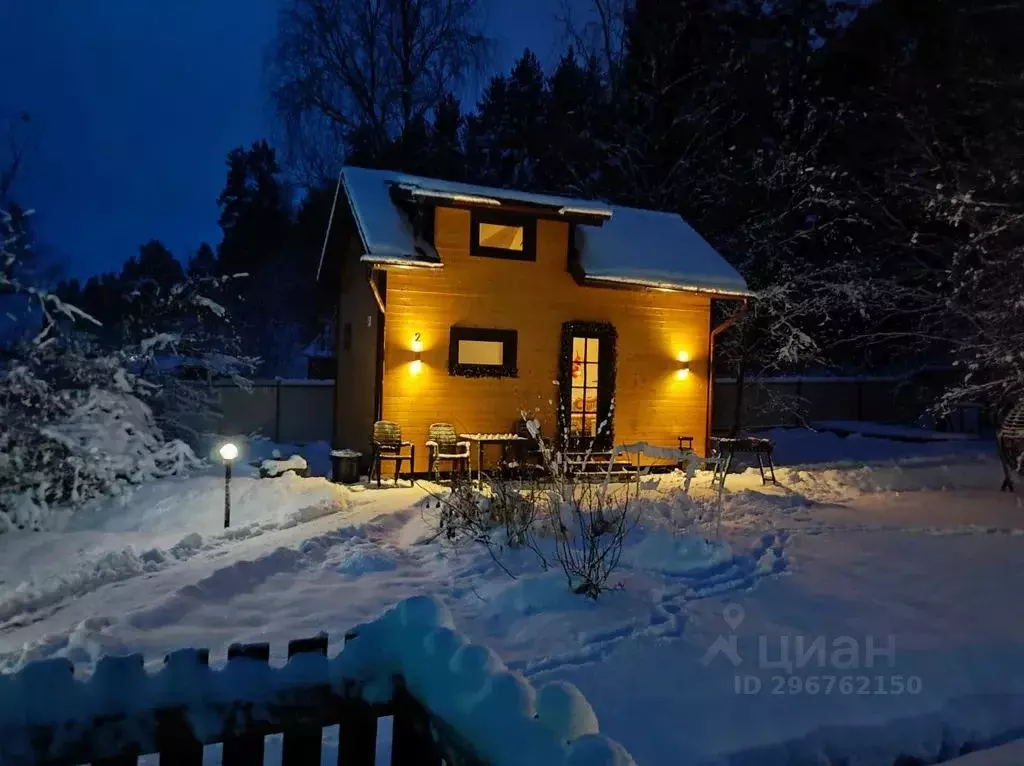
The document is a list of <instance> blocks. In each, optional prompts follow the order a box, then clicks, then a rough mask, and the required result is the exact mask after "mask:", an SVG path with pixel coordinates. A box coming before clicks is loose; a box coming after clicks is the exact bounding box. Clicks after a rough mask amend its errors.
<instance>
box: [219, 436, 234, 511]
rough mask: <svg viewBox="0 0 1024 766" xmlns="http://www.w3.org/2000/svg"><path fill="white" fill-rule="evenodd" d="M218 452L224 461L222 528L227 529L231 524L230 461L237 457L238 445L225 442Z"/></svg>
mask: <svg viewBox="0 0 1024 766" xmlns="http://www.w3.org/2000/svg"><path fill="white" fill-rule="evenodd" d="M218 452H219V453H220V459H221V460H223V461H224V529H227V528H228V526H229V525H230V524H231V462H232V461H233V460H234V459H235V458H236V457H238V447H236V446H235V445H234V444H232V443H231V442H225V443H224V444H222V445H220V449H219V450H218Z"/></svg>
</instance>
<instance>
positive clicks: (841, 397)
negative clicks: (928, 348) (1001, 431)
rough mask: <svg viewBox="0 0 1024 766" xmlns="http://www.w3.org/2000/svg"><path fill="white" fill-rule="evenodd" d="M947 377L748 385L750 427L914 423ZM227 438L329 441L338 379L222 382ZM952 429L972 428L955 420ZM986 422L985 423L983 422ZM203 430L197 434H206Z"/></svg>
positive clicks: (717, 395) (730, 412) (717, 426)
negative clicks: (833, 422) (836, 422)
mask: <svg viewBox="0 0 1024 766" xmlns="http://www.w3.org/2000/svg"><path fill="white" fill-rule="evenodd" d="M947 378H948V374H945V373H943V372H939V373H936V374H932V375H917V376H892V377H850V378H842V377H835V378H827V377H803V378H767V379H759V380H748V381H747V383H746V387H745V392H744V401H743V415H742V422H743V427H744V428H769V427H772V426H793V425H802V424H805V423H810V422H813V421H817V420H863V421H871V422H876V423H899V424H912V423H915V422H917V421H918V420H919V419H920V418H921V417H922V416H923V415H924V414H925V413H926V411H927V409H928V407H929V406H930V405H931V403H932V402H933V401H934V400H935V397H936V395H937V394H938V392H939V391H940V390H941V388H942V386H943V385H944V384H945V383H946V382H948V381H947ZM215 388H216V390H217V398H218V401H219V403H220V408H221V410H222V412H223V417H222V418H220V420H219V421H217V422H216V424H215V427H214V428H215V430H216V431H217V432H218V433H222V434H260V435H262V436H264V437H266V438H268V439H272V440H273V441H276V442H281V443H288V444H306V443H309V442H315V441H327V442H329V441H330V440H331V433H332V424H333V419H334V381H333V380H258V381H255V382H254V383H253V385H252V388H251V390H249V391H246V390H244V389H241V388H238V387H236V386H234V385H232V384H219V383H218V384H216V385H215ZM735 407H736V381H735V379H733V378H725V377H720V378H718V379H716V380H715V385H714V405H713V410H714V411H713V413H712V430H713V431H715V432H716V433H721V432H725V431H728V430H730V428H731V427H732V424H733V419H734V417H735V414H736V413H735ZM947 425H948V426H949V427H950V428H952V429H954V430H973V428H974V427H975V426H976V425H977V424H974V423H967V422H962V423H961V422H959V421H957V420H956V419H954V420H953V421H951V422H950V423H948V424H947ZM982 425H984V424H982ZM207 429H208V427H206V428H200V429H198V430H207Z"/></svg>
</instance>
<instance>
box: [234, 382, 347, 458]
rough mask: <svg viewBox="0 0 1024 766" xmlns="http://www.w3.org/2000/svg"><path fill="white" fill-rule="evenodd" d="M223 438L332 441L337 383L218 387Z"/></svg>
mask: <svg viewBox="0 0 1024 766" xmlns="http://www.w3.org/2000/svg"><path fill="white" fill-rule="evenodd" d="M216 388H217V394H218V400H219V403H220V409H221V412H222V413H223V416H222V417H221V418H220V420H219V421H218V422H217V423H216V424H215V425H214V428H215V430H216V431H217V432H218V433H221V434H260V435H261V436H264V437H266V438H268V439H272V440H274V441H276V442H282V443H291V444H306V443H309V442H314V441H330V439H331V427H332V423H333V418H334V383H333V381H329V380H328V381H323V380H309V381H305V380H283V381H268V380H258V381H255V382H254V383H253V385H252V387H251V389H250V390H248V391H247V390H245V389H242V388H238V387H237V386H234V385H218V386H217V387H216Z"/></svg>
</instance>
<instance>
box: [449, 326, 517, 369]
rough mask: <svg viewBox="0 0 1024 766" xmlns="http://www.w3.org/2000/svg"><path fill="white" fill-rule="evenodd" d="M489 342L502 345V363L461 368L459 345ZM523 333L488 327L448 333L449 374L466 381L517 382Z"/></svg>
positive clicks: (459, 329)
mask: <svg viewBox="0 0 1024 766" xmlns="http://www.w3.org/2000/svg"><path fill="white" fill-rule="evenodd" d="M464 340H469V341H473V340H476V341H485V342H490V343H501V344H502V349H501V351H502V353H501V359H502V363H501V364H500V365H498V364H461V363H460V362H459V342H460V341H464ZM518 356H519V331H518V330H498V329H492V328H487V327H457V326H453V327H452V328H450V329H449V331H448V374H449V375H453V376H457V377H463V378H517V377H519V369H518V367H517V360H518Z"/></svg>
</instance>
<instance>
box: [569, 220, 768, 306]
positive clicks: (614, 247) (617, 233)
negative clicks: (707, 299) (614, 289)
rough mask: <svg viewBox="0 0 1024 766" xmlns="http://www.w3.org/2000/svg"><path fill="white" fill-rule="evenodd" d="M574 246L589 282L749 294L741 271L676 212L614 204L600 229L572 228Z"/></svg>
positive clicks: (589, 227)
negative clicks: (660, 211) (610, 214)
mask: <svg viewBox="0 0 1024 766" xmlns="http://www.w3.org/2000/svg"><path fill="white" fill-rule="evenodd" d="M576 248H577V250H578V251H579V255H580V268H581V269H582V270H583V273H584V274H585V275H586V277H587V279H588V280H590V281H596V282H609V283H616V282H618V283H625V284H634V285H642V286H647V287H661V288H666V289H675V290H680V289H681V290H693V291H695V292H716V293H724V294H737V295H748V294H749V290H748V289H747V283H746V282H745V281H744V279H743V277H742V276H740V274H739V272H738V271H736V269H734V268H733V267H732V266H731V265H730V264H729V262H728V261H727V260H725V258H723V257H722V256H721V255H719V254H718V252H717V251H716V250H715V249H714V248H713V247H711V245H709V244H708V243H707V242H706V241H705V239H704V238H703V237H702V236H701V235H700V234H698V233H697V232H696V231H694V230H693V228H691V227H690V225H689V224H688V223H687V222H686V221H684V220H683V219H682V218H681V217H680V216H678V215H676V214H675V213H659V212H656V211H654V210H638V209H637V208H632V207H618V206H616V207H615V208H614V212H613V214H612V217H611V220H609V221H608V223H606V224H605V225H604V226H602V227H601V228H599V229H597V228H594V227H592V226H578V227H577V228H576Z"/></svg>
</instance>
